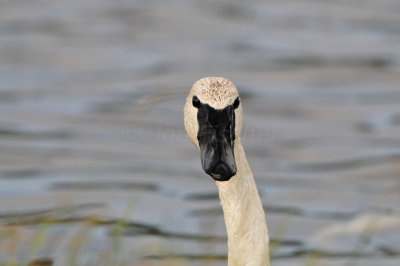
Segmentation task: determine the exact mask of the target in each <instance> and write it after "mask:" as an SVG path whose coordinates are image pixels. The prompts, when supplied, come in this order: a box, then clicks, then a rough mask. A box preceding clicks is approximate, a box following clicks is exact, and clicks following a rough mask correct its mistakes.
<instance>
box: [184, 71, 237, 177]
mask: <svg viewBox="0 0 400 266" xmlns="http://www.w3.org/2000/svg"><path fill="white" fill-rule="evenodd" d="M184 113H185V128H186V133H187V135H188V137H189V139H190V140H191V141H192V143H193V144H194V145H195V146H196V147H197V148H198V149H199V150H200V154H201V164H202V167H203V170H204V171H205V172H206V173H207V174H208V175H210V176H211V177H212V178H213V179H214V180H216V181H227V180H229V179H230V178H231V177H233V176H234V175H236V171H237V168H236V161H235V153H234V150H235V149H234V147H235V144H236V143H238V141H239V139H240V131H241V127H242V107H241V104H240V98H239V92H238V90H237V88H236V86H235V85H234V84H233V83H232V82H231V81H229V80H228V79H226V78H222V77H208V78H203V79H200V80H198V81H197V82H196V83H194V85H193V87H192V89H191V90H190V93H189V96H188V97H187V99H186V104H185V111H184Z"/></svg>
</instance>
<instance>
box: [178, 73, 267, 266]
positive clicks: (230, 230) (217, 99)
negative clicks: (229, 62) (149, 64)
mask: <svg viewBox="0 0 400 266" xmlns="http://www.w3.org/2000/svg"><path fill="white" fill-rule="evenodd" d="M184 123H185V129H186V133H187V136H188V138H189V139H190V140H191V142H192V143H193V144H194V145H195V146H196V147H197V148H198V149H199V150H200V155H201V165H202V168H203V170H204V171H205V172H206V173H207V174H208V175H210V176H211V177H212V178H213V179H214V180H215V181H216V184H217V187H218V192H219V197H220V201H221V206H222V209H223V212H224V218H225V225H226V230H227V234H228V265H229V266H243V265H248V266H260V265H263V266H269V265H270V260H269V236H268V229H267V223H266V220H265V213H264V210H263V207H262V204H261V200H260V197H259V195H258V191H257V187H256V184H255V181H254V178H253V174H252V172H251V170H250V167H249V165H248V163H247V159H246V155H245V153H244V150H243V146H242V144H241V143H240V132H241V129H242V105H241V103H240V98H239V92H238V90H237V88H236V86H235V85H234V84H233V83H232V82H231V81H229V80H228V79H226V78H223V77H207V78H203V79H200V80H198V81H197V82H195V83H194V85H193V87H192V89H191V90H190V93H189V95H188V97H187V99H186V103H185V107H184Z"/></svg>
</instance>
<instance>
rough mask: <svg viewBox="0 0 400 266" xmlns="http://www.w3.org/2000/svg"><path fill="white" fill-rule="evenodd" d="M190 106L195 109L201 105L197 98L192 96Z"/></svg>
mask: <svg viewBox="0 0 400 266" xmlns="http://www.w3.org/2000/svg"><path fill="white" fill-rule="evenodd" d="M192 104H193V106H194V107H196V108H199V107H200V105H201V103H200V100H199V98H197V96H193V99H192Z"/></svg>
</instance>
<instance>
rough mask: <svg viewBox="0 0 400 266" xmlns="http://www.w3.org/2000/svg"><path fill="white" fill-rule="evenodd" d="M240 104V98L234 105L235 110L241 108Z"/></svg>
mask: <svg viewBox="0 0 400 266" xmlns="http://www.w3.org/2000/svg"><path fill="white" fill-rule="evenodd" d="M239 104H240V99H239V97H237V98H236V100H235V102H234V103H233V109H236V108H238V107H239Z"/></svg>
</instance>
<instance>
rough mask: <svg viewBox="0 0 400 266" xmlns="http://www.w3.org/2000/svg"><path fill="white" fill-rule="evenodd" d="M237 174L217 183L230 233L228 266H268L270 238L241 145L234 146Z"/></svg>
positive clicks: (237, 142) (238, 141)
mask: <svg viewBox="0 0 400 266" xmlns="http://www.w3.org/2000/svg"><path fill="white" fill-rule="evenodd" d="M235 159H236V165H237V174H236V175H235V176H234V177H232V178H231V179H230V180H229V181H226V182H217V186H218V190H219V197H220V199H221V205H222V209H223V211H224V217H225V224H226V230H227V233H228V248H229V251H228V265H229V266H233V265H235V266H236V265H247V266H250V265H254V266H260V265H263V266H269V265H270V262H269V237H268V230H267V223H266V221H265V214H264V210H263V207H262V204H261V200H260V197H259V195H258V191H257V187H256V184H255V182H254V178H253V174H252V173H251V170H250V167H249V165H248V163H247V159H246V155H245V153H244V150H243V147H242V145H241V144H240V139H238V140H237V141H236V144H235Z"/></svg>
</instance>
